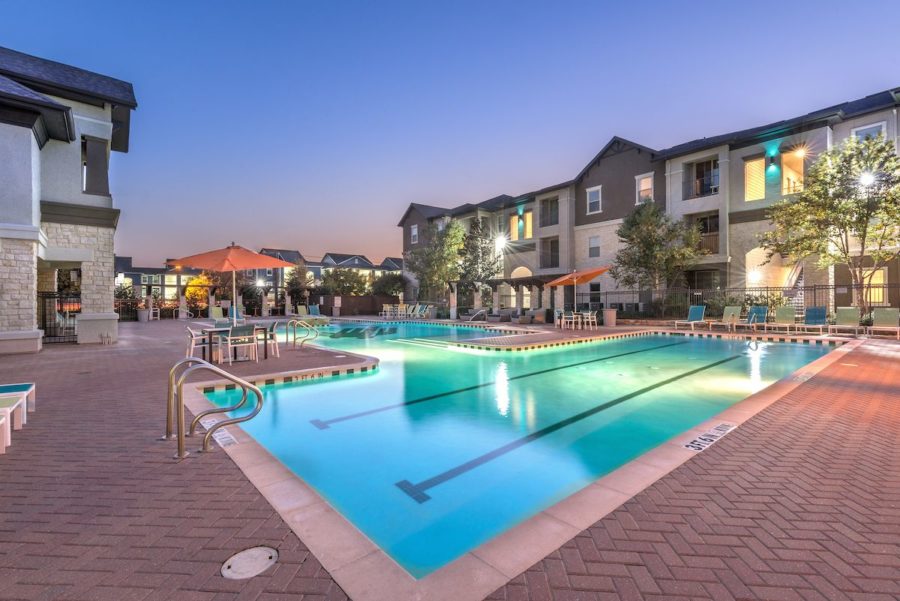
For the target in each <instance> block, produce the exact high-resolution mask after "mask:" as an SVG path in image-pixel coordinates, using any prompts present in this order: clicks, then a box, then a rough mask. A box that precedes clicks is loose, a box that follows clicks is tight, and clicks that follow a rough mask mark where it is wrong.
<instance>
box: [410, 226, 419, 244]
mask: <svg viewBox="0 0 900 601" xmlns="http://www.w3.org/2000/svg"><path fill="white" fill-rule="evenodd" d="M409 243H410V244H418V243H419V226H418V225H415V224H413V225H411V226H409Z"/></svg>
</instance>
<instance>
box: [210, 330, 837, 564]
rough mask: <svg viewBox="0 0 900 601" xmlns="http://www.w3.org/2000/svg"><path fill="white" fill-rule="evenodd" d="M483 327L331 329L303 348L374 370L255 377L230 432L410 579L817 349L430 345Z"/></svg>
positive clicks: (222, 400) (679, 340) (674, 339)
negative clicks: (256, 394) (247, 416)
mask: <svg viewBox="0 0 900 601" xmlns="http://www.w3.org/2000/svg"><path fill="white" fill-rule="evenodd" d="M493 335H495V334H494V333H492V332H489V331H484V330H480V329H473V328H463V327H449V326H432V325H425V324H407V325H399V326H380V325H378V326H374V325H373V326H366V325H359V324H349V323H347V324H342V325H336V326H331V327H329V328H326V329H324V330H323V331H322V335H321V337H320V338H319V339H318V340H317V341H316V343H317V344H320V345H321V346H325V347H329V348H332V349H337V350H347V351H352V352H357V353H363V354H368V355H373V356H376V357H378V358H379V359H380V360H381V364H380V367H379V369H378V370H376V371H375V372H374V373H371V374H360V375H356V376H349V377H344V378H337V379H329V380H327V381H326V382H317V383H295V384H278V385H274V386H267V387H265V388H264V389H263V390H264V392H265V395H266V404H265V407H264V409H263V411H262V412H261V413H260V414H259V415H258V416H257V417H256V418H255V419H253V420H251V421H249V422H246V423H244V424H243V428H244V429H245V430H246V431H247V432H249V433H250V434H251V435H252V436H253V437H254V438H255V439H256V440H257V441H258V442H259V443H260V444H262V445H263V446H264V447H266V448H267V449H268V450H269V451H270V452H271V453H272V454H273V455H275V456H276V457H278V459H280V460H281V461H282V462H283V463H284V464H285V465H286V466H287V467H288V468H290V469H291V470H292V471H293V472H294V473H296V474H297V475H298V476H300V477H301V478H302V479H303V480H304V481H306V482H307V483H308V484H309V485H311V486H313V487H314V488H315V489H316V490H317V491H318V492H319V493H320V494H321V495H322V496H323V497H324V498H325V499H327V500H328V502H329V503H331V505H332V506H333V507H335V509H337V510H338V511H339V512H341V514H343V515H344V517H346V518H347V519H348V520H349V521H350V522H352V523H353V524H354V525H355V526H356V527H357V528H359V530H361V531H362V532H363V533H365V534H366V535H367V536H368V537H369V538H370V539H372V540H373V541H374V542H375V543H376V544H378V545H379V546H380V547H381V548H382V549H383V550H384V551H385V552H386V553H388V554H389V555H390V556H391V557H393V558H394V560H395V561H397V562H398V563H399V564H400V565H402V566H403V567H404V568H405V569H406V570H407V571H408V572H409V573H410V574H412V575H413V576H415V577H417V578H421V577H423V576H425V575H427V574H428V573H429V572H432V571H434V570H436V569H438V568H440V567H441V566H443V565H444V564H446V563H448V562H450V561H452V560H453V559H455V558H457V557H459V556H460V555H462V554H464V553H465V552H467V551H469V550H471V549H473V548H475V547H477V546H479V545H480V544H482V543H484V542H486V541H488V540H489V539H491V538H492V537H494V536H496V535H498V534H500V533H501V532H503V531H505V530H507V529H508V528H510V527H512V526H514V525H516V524H517V523H519V522H521V521H523V520H525V519H527V518H529V517H531V516H532V515H534V514H536V513H538V512H539V511H541V510H543V509H545V508H547V507H549V506H551V505H553V504H554V503H556V502H558V501H560V500H562V499H563V498H565V497H567V496H569V495H570V494H572V493H574V492H576V491H578V490H579V489H581V488H583V487H584V486H586V485H588V484H590V483H591V482H593V481H594V480H596V479H597V478H598V477H600V476H602V475H603V474H605V473H608V472H610V471H611V470H613V469H615V468H617V467H619V466H620V465H622V464H624V463H626V462H628V461H630V460H631V459H634V458H635V457H637V456H639V455H641V454H642V453H644V452H645V451H647V450H649V449H652V448H653V447H656V446H658V445H659V444H661V443H663V442H665V441H666V440H668V439H669V438H671V437H673V436H675V435H677V434H679V433H681V432H683V431H684V430H687V429H689V428H691V427H693V426H694V425H696V424H698V423H699V422H701V421H703V420H705V419H707V418H709V417H712V416H714V415H715V414H717V413H719V412H720V411H722V410H723V409H725V408H727V407H728V406H730V405H732V404H734V403H735V402H737V401H739V400H741V399H743V398H745V397H747V396H748V395H750V394H752V393H754V392H756V391H758V390H761V389H762V388H764V387H766V386H768V385H769V384H771V383H772V382H774V381H776V380H778V379H780V378H782V377H784V376H786V375H788V374H790V373H791V372H793V371H794V370H796V369H798V368H799V367H801V366H803V365H805V364H806V363H809V362H811V361H813V360H814V359H816V358H818V357H820V356H822V355H824V354H825V353H827V352H828V349H827V348H824V347H822V346H815V345H804V344H762V343H761V344H760V345H759V347H758V349H755V350H754V349H751V348H748V346H747V344H746V343H745V342H739V341H730V340H718V339H705V338H689V337H682V336H656V335H654V336H644V337H636V338H626V339H620V340H612V341H605V342H597V343H590V344H580V345H574V346H567V347H561V348H555V349H547V350H539V351H529V352H501V353H498V352H489V351H462V350H448V349H446V348H442V344H443V342H444V341H446V340H448V339H465V338H477V337H482V336H493ZM282 352H285V353H290V352H292V351H290V350H284V351H282ZM234 395H235V393H234V392H233V391H231V392H216V393H210V394H209V395H208V397H209V398H210V399H211V400H212V401H213V402H214V403H216V404H219V405H224V404H226V403H232V402H234V400H235V397H234Z"/></svg>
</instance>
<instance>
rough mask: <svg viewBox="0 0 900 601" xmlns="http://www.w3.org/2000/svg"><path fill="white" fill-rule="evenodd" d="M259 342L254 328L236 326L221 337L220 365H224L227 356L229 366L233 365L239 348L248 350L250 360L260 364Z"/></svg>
mask: <svg viewBox="0 0 900 601" xmlns="http://www.w3.org/2000/svg"><path fill="white" fill-rule="evenodd" d="M257 342H259V341H258V340H257V338H256V332H255V330H254V329H253V326H234V327H233V328H231V331H230V332H228V334H227V335H225V336H220V337H219V363H224V361H225V356H226V355H227V356H228V365H232V359H233V358H234V354H235V352H236V350H237V349H239V348H245V349H247V353H248V359H253V360H254V361H256V362H257V363H259V353H258V352H257V350H258V349H257Z"/></svg>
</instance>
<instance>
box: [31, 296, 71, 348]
mask: <svg viewBox="0 0 900 601" xmlns="http://www.w3.org/2000/svg"><path fill="white" fill-rule="evenodd" d="M79 313H81V295H79V294H60V293H58V292H38V294H37V322H38V328H39V329H41V330H43V331H44V344H50V343H57V342H77V340H78V339H77V337H76V335H75V319H76V315H78V314H79Z"/></svg>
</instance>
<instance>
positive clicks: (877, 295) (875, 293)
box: [863, 268, 887, 305]
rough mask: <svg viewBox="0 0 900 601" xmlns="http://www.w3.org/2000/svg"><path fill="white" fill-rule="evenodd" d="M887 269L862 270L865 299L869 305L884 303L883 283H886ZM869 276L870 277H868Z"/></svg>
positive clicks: (885, 302)
mask: <svg viewBox="0 0 900 601" xmlns="http://www.w3.org/2000/svg"><path fill="white" fill-rule="evenodd" d="M886 272H887V269H885V268H881V269H865V270H863V282H868V283H867V284H865V291H866V300H867V301H868V304H870V305H886V304H887V298H886V297H887V295H886V294H885V293H884V292H885V284H887V273H886ZM869 276H871V277H872V279H871V280H870V279H869Z"/></svg>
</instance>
